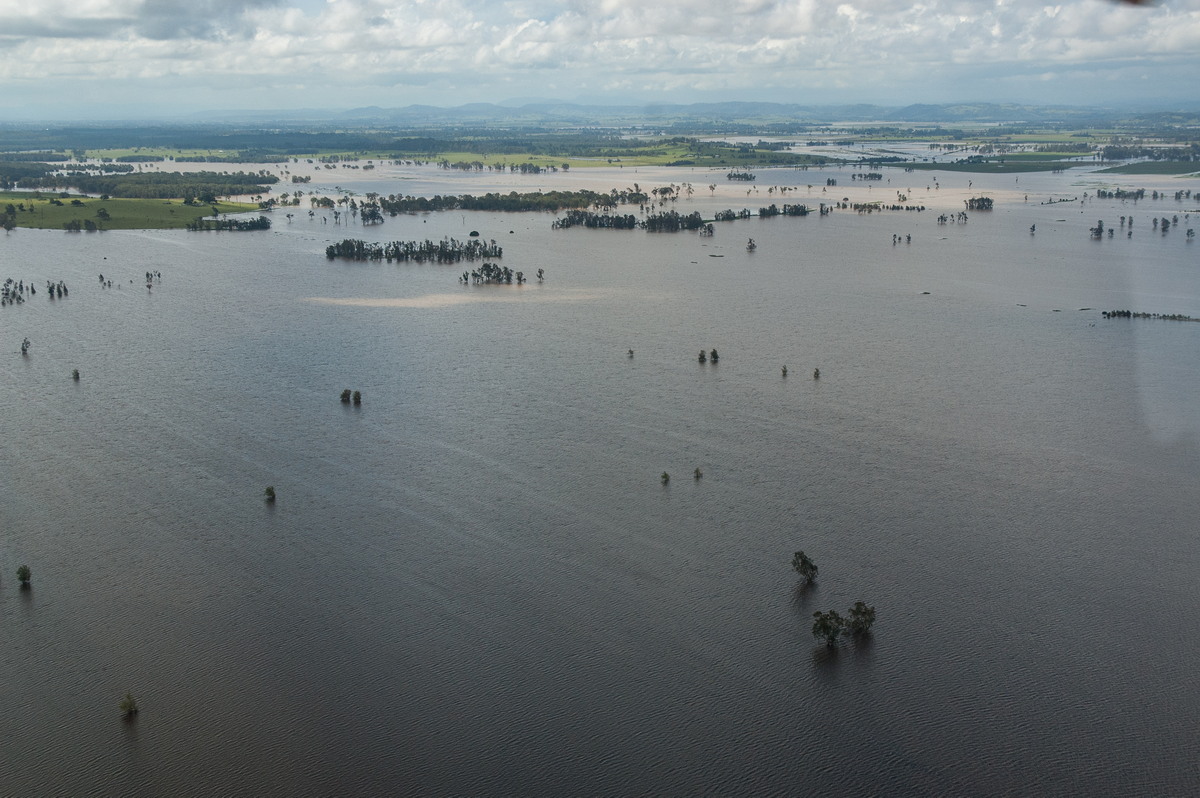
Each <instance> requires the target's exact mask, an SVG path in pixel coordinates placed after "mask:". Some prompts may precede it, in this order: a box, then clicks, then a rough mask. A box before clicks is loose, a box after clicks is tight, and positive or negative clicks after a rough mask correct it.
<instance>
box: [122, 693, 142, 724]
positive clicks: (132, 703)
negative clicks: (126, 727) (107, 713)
mask: <svg viewBox="0 0 1200 798" xmlns="http://www.w3.org/2000/svg"><path fill="white" fill-rule="evenodd" d="M121 712H123V713H125V717H127V718H130V717H133V716H134V715H136V714H137V713H138V705H137V699H136V698H134V697H133V694H132V693H126V694H125V697H124V698H122V699H121Z"/></svg>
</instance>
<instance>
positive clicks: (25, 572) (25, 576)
mask: <svg viewBox="0 0 1200 798" xmlns="http://www.w3.org/2000/svg"><path fill="white" fill-rule="evenodd" d="M30 573H31V572H30V570H29V566H28V565H22V566H19V567H18V568H17V579H19V580H20V581H21V584H22V585H27V584H29V577H30Z"/></svg>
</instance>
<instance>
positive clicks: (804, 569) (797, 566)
mask: <svg viewBox="0 0 1200 798" xmlns="http://www.w3.org/2000/svg"><path fill="white" fill-rule="evenodd" d="M792 570H794V571H795V572H796V573H798V574H800V577H801V578H802V579H803V580H804V581H805V582H812V581H813V580H814V579H816V578H817V564H816V563H815V562H813V561H812V560H811V559H809V557H808V555H807V554H805V553H804V552H802V551H798V552H796V554H795V555H794V556H793V557H792Z"/></svg>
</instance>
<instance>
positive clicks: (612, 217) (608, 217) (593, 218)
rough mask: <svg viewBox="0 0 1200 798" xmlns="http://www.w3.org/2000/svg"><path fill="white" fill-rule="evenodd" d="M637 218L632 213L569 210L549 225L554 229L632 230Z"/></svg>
mask: <svg viewBox="0 0 1200 798" xmlns="http://www.w3.org/2000/svg"><path fill="white" fill-rule="evenodd" d="M639 226H640V225H639V222H638V218H637V217H636V216H634V215H633V214H632V213H626V214H619V213H618V214H608V213H594V212H593V211H585V210H578V209H574V210H569V211H567V212H566V213H565V214H563V216H562V218H559V219H555V220H554V223H553V224H552V225H551V227H553V228H554V229H555V230H565V229H566V228H568V227H591V228H601V229H605V230H633V229H635V228H637V227H639Z"/></svg>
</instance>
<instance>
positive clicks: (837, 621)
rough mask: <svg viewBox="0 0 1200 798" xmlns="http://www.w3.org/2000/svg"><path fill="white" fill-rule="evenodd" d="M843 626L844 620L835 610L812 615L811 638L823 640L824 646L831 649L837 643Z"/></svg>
mask: <svg viewBox="0 0 1200 798" xmlns="http://www.w3.org/2000/svg"><path fill="white" fill-rule="evenodd" d="M845 625H846V622H845V620H844V619H843V618H842V616H840V615H838V613H837V610H830V611H829V612H814V613H813V625H812V633H813V637H823V638H825V645H827V646H829V647H830V648H833V646H834V645H835V644H836V643H837V639H838V637H839V636H840V635H841V634H842V628H843V627H844V626H845Z"/></svg>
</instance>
